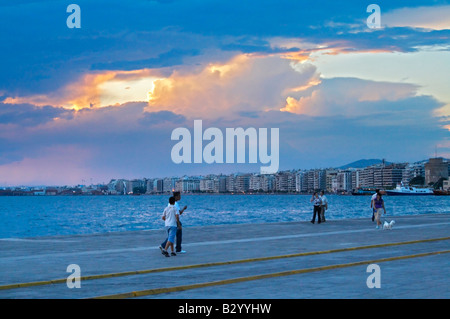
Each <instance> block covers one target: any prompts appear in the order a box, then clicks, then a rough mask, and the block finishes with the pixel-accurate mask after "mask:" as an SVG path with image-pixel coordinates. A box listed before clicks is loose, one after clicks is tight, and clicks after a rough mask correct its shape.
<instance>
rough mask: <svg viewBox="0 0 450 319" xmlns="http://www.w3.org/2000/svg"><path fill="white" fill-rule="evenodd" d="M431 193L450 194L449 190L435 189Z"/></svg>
mask: <svg viewBox="0 0 450 319" xmlns="http://www.w3.org/2000/svg"><path fill="white" fill-rule="evenodd" d="M433 193H434V195H450V190H448V191H444V190H439V189H435V190H434V191H433Z"/></svg>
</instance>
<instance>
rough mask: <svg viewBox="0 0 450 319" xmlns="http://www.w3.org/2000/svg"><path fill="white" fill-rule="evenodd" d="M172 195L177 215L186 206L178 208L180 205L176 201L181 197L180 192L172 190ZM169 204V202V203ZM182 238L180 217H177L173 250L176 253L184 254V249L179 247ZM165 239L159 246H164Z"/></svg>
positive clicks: (181, 212)
mask: <svg viewBox="0 0 450 319" xmlns="http://www.w3.org/2000/svg"><path fill="white" fill-rule="evenodd" d="M173 197H174V198H175V205H174V206H175V208H176V209H177V210H178V213H179V215H178V217H180V216H181V214H183V212H184V211H185V210H186V208H187V206H184V207H183V209H180V206H179V205H178V201H179V200H180V199H181V193H180V192H173ZM169 205H170V204H169ZM182 239H183V225H182V224H181V219H180V218H179V225H178V227H177V233H176V244H175V251H176V252H177V253H181V254H184V253H186V251H185V250H183V249H181V242H182ZM166 243H167V239H166V240H165V241H164V242H163V243H162V244H161V247H162V248H164V247H166Z"/></svg>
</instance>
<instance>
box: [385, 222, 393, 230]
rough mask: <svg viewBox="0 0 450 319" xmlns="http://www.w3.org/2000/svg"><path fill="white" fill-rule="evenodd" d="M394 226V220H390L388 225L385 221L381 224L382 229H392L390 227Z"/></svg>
mask: <svg viewBox="0 0 450 319" xmlns="http://www.w3.org/2000/svg"><path fill="white" fill-rule="evenodd" d="M394 224H395V220H391V222H390V223H388V222H387V221H385V222H384V224H383V229H389V230H391V229H392V226H393V225H394Z"/></svg>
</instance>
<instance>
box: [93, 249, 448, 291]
mask: <svg viewBox="0 0 450 319" xmlns="http://www.w3.org/2000/svg"><path fill="white" fill-rule="evenodd" d="M446 253H450V250H443V251H435V252H428V253H421V254H415V255H408V256H397V257H389V258H382V259H374V260H364V261H357V262H352V263H347V264H337V265H329V266H321V267H314V268H303V269H296V270H289V271H282V272H276V273H270V274H263V275H254V276H248V277H238V278H231V279H224V280H218V281H211V282H204V283H197V284H191V285H184V286H176V287H168V288H155V289H146V290H139V291H132V292H127V293H120V294H113V295H105V296H98V297H93V298H90V299H125V298H134V297H143V296H149V295H159V294H164V293H171V292H179V291H185V290H192V289H199V288H206V287H212V286H220V285H228V284H235V283H240V282H246V281H253V280H260V279H268V278H276V277H283V276H291V275H298V274H304V273H310V272H316V271H323V270H331V269H339V268H347V267H354V266H361V265H366V264H375V263H382V262H387V261H395V260H402V259H410V258H419V257H426V256H432V255H438V254H446Z"/></svg>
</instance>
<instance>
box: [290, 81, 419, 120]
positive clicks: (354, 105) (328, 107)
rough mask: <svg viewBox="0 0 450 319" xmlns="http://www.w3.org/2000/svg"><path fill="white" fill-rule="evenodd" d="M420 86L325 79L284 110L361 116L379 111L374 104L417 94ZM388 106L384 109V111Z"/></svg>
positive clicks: (313, 114)
mask: <svg viewBox="0 0 450 319" xmlns="http://www.w3.org/2000/svg"><path fill="white" fill-rule="evenodd" d="M417 88H418V87H417V86H416V85H412V84H404V83H389V82H376V81H369V80H361V79H357V78H333V79H322V80H321V82H320V83H319V84H317V85H315V86H312V87H310V88H308V89H307V90H306V91H302V92H299V93H300V94H297V95H299V97H298V98H295V94H291V95H290V96H288V97H287V98H286V105H285V106H284V107H283V108H282V109H281V111H286V112H291V113H297V114H306V115H312V116H333V115H341V116H351V117H352V116H361V115H368V114H374V113H377V112H380V109H379V106H377V108H374V107H373V106H374V105H375V104H372V107H370V108H369V106H370V103H362V102H374V101H386V102H388V101H397V100H403V99H406V98H409V97H413V96H414V95H415V94H416V91H417ZM384 109H387V107H383V110H384Z"/></svg>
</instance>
